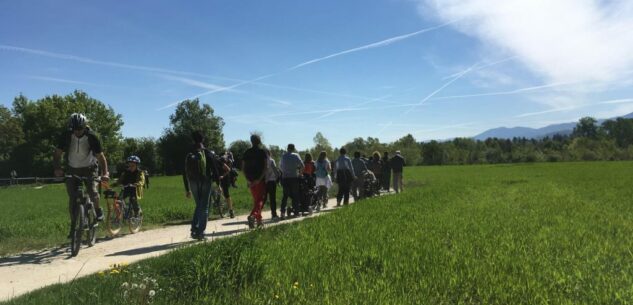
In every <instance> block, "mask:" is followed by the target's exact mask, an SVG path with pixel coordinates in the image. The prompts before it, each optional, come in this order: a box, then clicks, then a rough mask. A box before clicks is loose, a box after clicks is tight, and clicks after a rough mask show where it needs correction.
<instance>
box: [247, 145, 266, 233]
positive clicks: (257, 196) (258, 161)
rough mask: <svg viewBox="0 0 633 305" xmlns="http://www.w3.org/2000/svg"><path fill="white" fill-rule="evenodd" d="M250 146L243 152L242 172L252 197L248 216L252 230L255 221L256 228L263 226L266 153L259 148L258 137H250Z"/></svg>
mask: <svg viewBox="0 0 633 305" xmlns="http://www.w3.org/2000/svg"><path fill="white" fill-rule="evenodd" d="M251 144H252V145H253V146H252V147H251V148H249V149H247V150H246V151H245V152H244V157H243V158H242V171H244V177H245V178H246V180H247V181H248V187H249V189H250V191H251V195H252V196H253V210H252V211H251V214H250V215H249V216H248V226H249V228H251V229H252V228H255V221H257V226H258V227H261V226H262V225H263V223H262V208H263V207H264V201H265V200H266V181H265V179H264V175H265V173H266V168H267V166H268V156H267V155H266V151H265V150H264V149H262V147H261V146H262V140H261V138H260V137H259V136H258V135H256V134H253V135H251Z"/></svg>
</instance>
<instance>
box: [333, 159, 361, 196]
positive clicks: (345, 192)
mask: <svg viewBox="0 0 633 305" xmlns="http://www.w3.org/2000/svg"><path fill="white" fill-rule="evenodd" d="M339 154H340V155H339V157H338V159H336V161H334V175H335V177H334V178H335V179H336V182H337V183H338V194H336V206H340V205H341V200H342V201H343V204H349V193H350V186H351V184H352V181H354V180H355V179H356V174H355V173H354V167H353V166H352V160H350V158H348V157H347V156H346V154H347V150H345V148H341V149H340V150H339Z"/></svg>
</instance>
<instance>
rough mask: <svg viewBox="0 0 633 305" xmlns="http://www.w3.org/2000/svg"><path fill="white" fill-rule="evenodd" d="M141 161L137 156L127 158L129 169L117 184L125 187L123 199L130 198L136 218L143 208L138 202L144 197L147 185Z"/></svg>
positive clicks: (122, 174) (123, 173)
mask: <svg viewBox="0 0 633 305" xmlns="http://www.w3.org/2000/svg"><path fill="white" fill-rule="evenodd" d="M140 164H141V159H140V158H139V157H137V156H130V157H128V158H127V169H126V170H125V171H123V172H122V173H121V177H119V180H118V181H117V183H116V184H118V185H122V186H123V199H126V198H129V199H128V200H129V201H128V202H129V203H130V204H131V205H132V209H133V211H134V217H138V216H139V212H140V210H141V208H140V207H139V205H138V200H139V199H141V198H142V197H143V186H144V185H145V174H144V173H143V171H142V170H140V169H139V165H140Z"/></svg>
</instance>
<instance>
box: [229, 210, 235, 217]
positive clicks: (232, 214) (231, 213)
mask: <svg viewBox="0 0 633 305" xmlns="http://www.w3.org/2000/svg"><path fill="white" fill-rule="evenodd" d="M229 217H231V218H235V213H234V212H233V210H229Z"/></svg>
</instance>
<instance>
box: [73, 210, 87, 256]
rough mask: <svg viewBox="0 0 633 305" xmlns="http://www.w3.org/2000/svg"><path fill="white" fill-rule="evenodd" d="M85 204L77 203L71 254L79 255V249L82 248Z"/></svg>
mask: <svg viewBox="0 0 633 305" xmlns="http://www.w3.org/2000/svg"><path fill="white" fill-rule="evenodd" d="M84 215H85V214H84V206H83V205H81V204H77V206H76V207H75V217H74V218H75V222H74V223H72V224H71V225H72V231H73V232H72V234H71V241H70V255H71V256H77V254H78V253H79V249H80V248H81V236H82V235H83V234H82V233H83V231H84V226H83V224H84V222H85V219H84Z"/></svg>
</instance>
